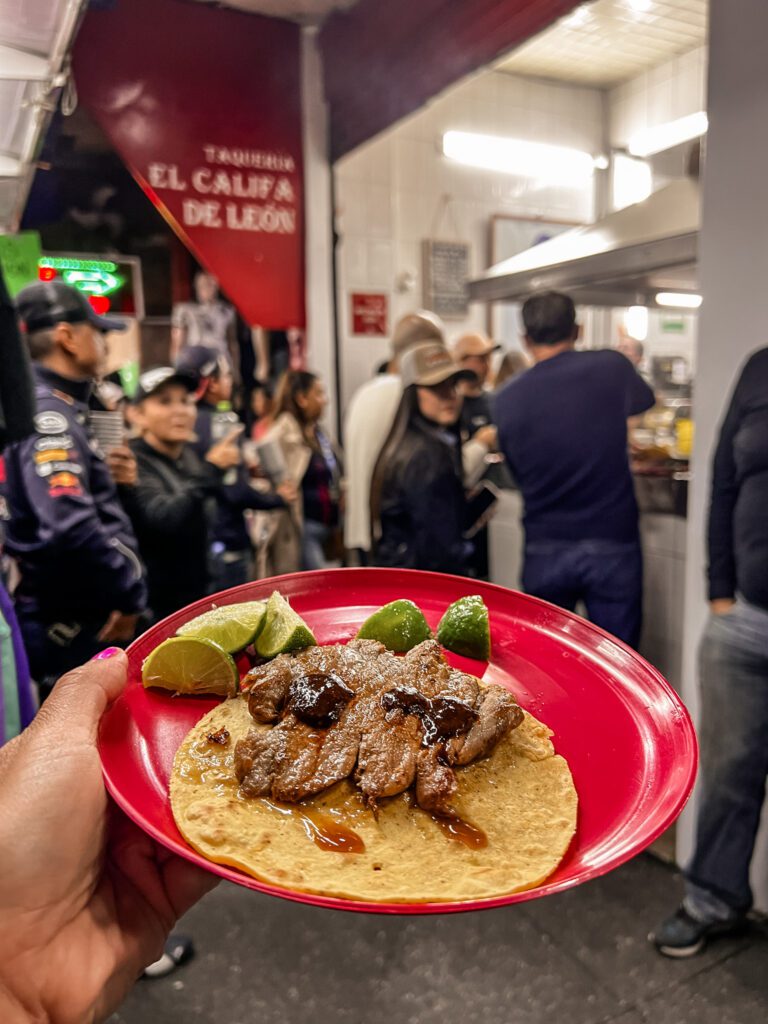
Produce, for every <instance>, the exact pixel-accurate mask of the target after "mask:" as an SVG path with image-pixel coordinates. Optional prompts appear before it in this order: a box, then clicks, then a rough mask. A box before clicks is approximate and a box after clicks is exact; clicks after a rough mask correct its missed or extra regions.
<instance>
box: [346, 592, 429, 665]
mask: <svg viewBox="0 0 768 1024" xmlns="http://www.w3.org/2000/svg"><path fill="white" fill-rule="evenodd" d="M431 636H432V633H431V632H430V629H429V626H428V625H427V620H426V619H425V618H424V613H423V612H422V610H421V608H419V607H418V605H415V604H414V603H413V601H406V600H404V599H402V600H400V601H390V602H389V604H385V605H384V606H383V607H382V608H379V610H378V611H377V612H374V613H373V615H370V616H369V617H368V618H367V619H366V620H365V622H364V623H363V624H362V626H361V627H360V629H359V630H358V633H357V639H358V640H378V641H379V643H380V644H384V646H385V647H386V648H388V649H389V650H390V651H397V652H399V653H402V652H404V651H410V650H411V648H412V647H415V646H416V645H417V644H420V643H421V642H422V641H423V640H429V638H430V637H431Z"/></svg>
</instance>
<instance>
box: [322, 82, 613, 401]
mask: <svg viewBox="0 0 768 1024" xmlns="http://www.w3.org/2000/svg"><path fill="white" fill-rule="evenodd" d="M603 111H604V95H603V94H602V93H601V92H600V91H599V90H597V89H589V88H584V87H578V86H572V85H567V84H562V85H561V84H557V83H552V82H540V81H537V80H534V79H530V78H517V77H514V76H512V75H507V74H503V73H499V72H485V73H482V74H479V75H477V76H476V77H474V78H472V79H470V80H469V81H467V82H465V83H463V84H461V85H459V86H457V87H456V88H454V89H452V90H450V91H449V92H447V93H446V94H445V95H443V96H441V97H439V98H438V99H436V100H435V101H433V102H432V103H431V104H430V105H429V106H427V107H426V108H425V109H424V110H422V111H420V112H419V113H417V114H415V115H414V116H413V117H411V118H409V119H408V120H406V121H404V122H403V123H402V124H400V125H398V126H396V127H395V128H394V129H392V130H390V131H389V132H388V133H386V134H385V135H383V136H382V137H380V138H378V139H374V140H373V141H372V142H370V143H368V144H367V145H365V146H363V147H361V148H360V149H359V150H358V151H356V152H355V153H352V154H351V155H350V156H348V157H346V158H344V159H343V160H341V161H340V162H339V163H338V165H337V166H336V209H337V229H338V231H339V234H340V237H341V242H340V245H339V250H338V252H339V263H338V279H339V308H340V314H341V319H340V334H341V366H342V391H341V397H342V407H343V406H344V405H345V404H346V403H347V402H348V401H349V398H350V396H351V394H352V393H353V392H354V390H355V389H356V388H357V387H358V386H359V385H360V384H361V383H362V382H363V381H364V380H366V379H367V378H368V377H369V376H370V375H371V373H372V370H373V367H374V366H375V365H376V364H377V363H378V362H380V361H381V360H383V359H385V358H386V357H387V354H388V341H387V340H386V339H371V338H360V337H352V336H351V335H350V326H351V325H350V323H349V294H350V292H351V291H355V290H361V291H366V290H368V291H379V292H385V293H386V294H387V295H388V296H389V300H390V323H392V322H394V321H395V320H396V319H397V318H398V317H399V316H401V315H402V314H403V313H407V312H408V311H409V310H412V309H415V308H418V307H419V306H420V305H421V304H422V282H421V242H422V240H423V239H427V238H438V239H447V240H459V241H465V242H469V244H470V247H471V255H470V259H471V264H470V269H471V273H472V274H473V275H475V274H478V273H479V272H480V271H482V270H483V269H485V268H486V267H487V266H488V263H489V245H490V222H491V217H492V216H493V215H494V214H498V213H506V214H514V215H519V216H523V217H526V216H542V217H545V218H551V219H567V220H578V221H589V220H591V219H592V217H593V212H594V194H593V189H592V187H591V186H584V185H580V186H577V187H565V188H563V187H542V186H541V183H537V182H535V181H531V180H527V179H524V178H517V177H514V176H512V175H506V174H499V173H495V172H492V171H483V170H478V169H476V168H470V167H464V166H461V165H459V164H456V163H453V162H450V161H448V160H446V159H445V158H444V157H443V156H442V154H441V152H440V144H441V139H442V135H443V133H444V132H445V131H447V130H449V129H457V130H465V131H472V132H484V133H487V134H495V135H506V136H511V137H514V138H520V139H527V140H531V141H537V142H549V143H553V144H557V145H560V146H570V147H573V148H574V149H580V150H584V151H586V152H589V153H599V152H601V151H602V149H603V130H604V114H603ZM405 277H409V278H410V280H411V282H412V288H411V289H410V290H401V289H403V288H404V286H405V285H404V278H405ZM485 326H486V308H485V306H484V305H483V304H476V305H473V306H472V307H470V313H469V316H468V317H467V318H466V319H465V320H461V321H450V322H449V324H448V328H449V340H450V339H452V338H455V337H457V336H458V335H459V334H461V333H463V332H464V331H466V330H468V329H472V328H479V329H483V328H485ZM504 340H507V341H509V342H512V341H513V340H514V339H504Z"/></svg>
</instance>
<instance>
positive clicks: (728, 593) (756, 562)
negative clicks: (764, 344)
mask: <svg viewBox="0 0 768 1024" xmlns="http://www.w3.org/2000/svg"><path fill="white" fill-rule="evenodd" d="M708 539H709V599H710V600H711V601H713V600H715V599H716V598H726V597H734V596H735V594H736V591H737V590H738V591H739V593H741V594H742V595H743V596H744V597H745V598H746V600H747V601H749V602H750V604H754V605H757V606H758V607H760V608H765V609H766V610H768V348H763V349H760V350H759V351H757V352H755V353H754V354H753V355H752V356H750V358H749V360H748V361H747V363H746V364H745V366H744V368H743V370H742V371H741V376H740V377H739V380H738V383H737V384H736V388H735V390H734V392H733V397H732V398H731V404H730V405H729V407H728V412H727V413H726V416H725V420H724V421H723V425H722V428H721V430H720V440H719V442H718V445H717V450H716V451H715V460H714V465H713V467H712V504H711V506H710V510H709V537H708Z"/></svg>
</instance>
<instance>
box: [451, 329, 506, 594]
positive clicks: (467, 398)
mask: <svg viewBox="0 0 768 1024" xmlns="http://www.w3.org/2000/svg"><path fill="white" fill-rule="evenodd" d="M500 348H501V345H496V344H494V343H493V342H492V341H491V340H490V339H489V338H486V337H485V335H484V334H480V333H479V332H477V331H473V332H471V333H470V334H464V335H462V337H460V338H459V340H458V341H457V342H456V343H455V345H454V346H453V349H452V351H453V358H454V359H455V360H456V362H457V363H458V364H459V365H460V366H462V367H464V369H465V370H470V371H471V372H472V373H473V374H474V378H473V379H471V380H468V381H464V383H462V384H460V385H459V387H460V390H461V394H462V399H463V401H462V405H461V420H460V421H459V426H460V428H461V438H462V441H463V442H465V443H466V442H468V441H470V440H474V441H475V442H478V441H479V442H481V443H483V444H484V445H485V446H486V447H487V449H488V451H494V450H495V449H496V447H497V445H498V437H497V434H496V427H495V426H494V423H493V405H492V401H491V394H490V392H489V391H488V390H487V386H488V377H489V375H490V372H491V356H492V355H493V353H494V352H497V351H498V350H499V349H500ZM502 471H503V467H501V466H499V465H498V463H494V464H492V465H489V466H485V465H483V466H482V472H481V477H480V479H486V480H493V478H495V480H498V479H499V477H500V474H501V472H502ZM472 482H473V483H477V482H479V481H472ZM471 572H472V575H473V576H474V577H476V578H477V579H481V580H487V579H488V576H489V574H490V565H489V561H488V527H487V526H484V527H482V528H481V529H479V530H478V531H477V533H476V534H475V536H474V537H473V545H472V565H471Z"/></svg>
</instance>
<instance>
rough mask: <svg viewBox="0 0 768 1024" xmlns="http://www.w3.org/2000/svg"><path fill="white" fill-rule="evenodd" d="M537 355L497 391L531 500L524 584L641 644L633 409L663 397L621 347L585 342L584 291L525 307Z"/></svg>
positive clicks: (503, 434)
mask: <svg viewBox="0 0 768 1024" xmlns="http://www.w3.org/2000/svg"><path fill="white" fill-rule="evenodd" d="M523 325H524V330H525V344H526V347H527V349H528V351H529V353H530V355H531V357H532V359H533V362H534V365H533V366H532V367H531V369H530V370H527V371H526V372H525V373H523V374H521V375H519V376H517V377H514V378H513V379H512V380H510V381H509V382H508V383H507V384H506V385H505V386H504V387H503V388H502V389H501V390H500V391H499V393H498V395H497V398H496V406H495V413H496V424H497V427H498V431H499V447H500V449H501V451H502V452H503V453H504V455H505V457H506V459H507V462H508V464H509V467H510V470H511V472H512V474H513V476H514V477H515V480H516V481H517V484H518V486H519V487H520V490H521V491H522V494H523V499H524V502H525V562H524V569H523V587H524V589H525V591H526V592H527V593H529V594H534V595H535V596H536V597H541V598H543V599H544V600H547V601H551V602H552V603H553V604H557V605H560V606H561V607H562V608H567V609H570V610H573V609H574V608H575V607H576V605H577V603H578V602H579V601H582V602H583V603H584V604H585V605H586V609H587V613H588V615H589V617H590V619H591V620H592V621H593V622H594V623H596V624H597V625H598V626H601V627H602V628H603V629H605V630H607V631H608V632H609V633H612V634H613V635H614V636H617V637H619V638H620V639H621V640H624V641H625V642H626V643H628V644H630V645H631V646H633V647H636V646H637V643H638V640H639V637H640V626H641V621H642V553H641V550H640V535H639V529H638V510H637V502H636V500H635V492H634V487H633V484H632V476H631V473H630V469H629V458H628V454H627V419H628V418H629V417H631V416H636V415H638V414H639V413H642V412H645V410H646V409H650V408H651V406H652V405H653V404H654V401H655V399H654V395H653V391H652V390H651V389H650V387H649V386H648V385H647V384H646V383H645V381H644V380H643V379H642V378H641V377H640V376H639V375H638V374H637V372H636V371H635V369H634V368H633V366H632V364H631V363H630V362H629V360H628V359H627V358H626V357H625V356H623V355H622V354H621V353H620V352H616V351H614V350H610V349H605V350H599V351H588V352H577V351H576V350H575V346H576V341H577V340H578V337H579V331H580V328H579V326H578V324H577V323H576V310H575V307H574V304H573V301H572V300H571V299H570V298H569V296H567V295H563V294H561V293H559V292H541V293H538V294H536V295H533V296H531V297H530V298H529V299H528V300H527V301H526V302H525V304H524V305H523Z"/></svg>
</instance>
